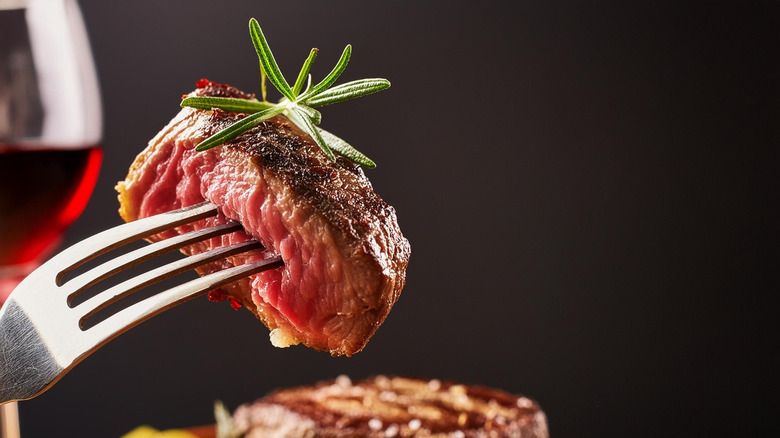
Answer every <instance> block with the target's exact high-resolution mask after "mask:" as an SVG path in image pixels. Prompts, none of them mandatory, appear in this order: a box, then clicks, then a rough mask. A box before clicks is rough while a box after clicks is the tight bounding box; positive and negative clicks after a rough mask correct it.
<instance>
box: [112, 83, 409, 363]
mask: <svg viewBox="0 0 780 438" xmlns="http://www.w3.org/2000/svg"><path fill="white" fill-rule="evenodd" d="M198 87H199V88H198V89H197V90H195V91H194V92H192V93H191V94H190V95H194V96H221V97H235V98H244V99H251V98H254V95H251V94H246V93H243V92H241V91H239V90H237V89H235V88H233V87H231V86H228V85H221V84H216V83H213V82H209V81H206V80H201V81H199V82H198ZM244 116H245V115H244V114H236V113H229V112H225V111H221V110H218V109H215V110H211V111H204V110H198V109H193V108H183V109H182V110H181V111H180V112H179V114H178V115H176V116H175V117H174V118H173V119H172V120H171V121H170V122H169V123H168V125H167V126H166V127H165V128H164V129H163V130H162V131H160V132H159V133H158V134H157V135H156V136H155V137H154V138H153V139H152V140H151V141H150V143H149V146H148V147H147V148H146V149H145V150H144V151H143V152H141V153H140V154H139V155H138V157H137V158H136V160H135V162H133V164H132V166H131V167H130V170H129V173H128V175H127V178H126V179H125V180H124V181H122V182H119V184H118V185H117V191H118V192H119V202H120V210H119V211H120V215H121V216H122V218H123V219H125V220H126V221H132V220H136V219H139V218H143V217H146V216H151V215H155V214H158V213H162V212H165V211H169V210H173V209H176V208H180V207H186V206H189V205H194V204H198V203H201V202H203V201H210V202H212V203H214V204H216V205H217V206H218V207H219V210H220V214H219V216H217V217H216V218H210V219H206V220H203V221H200V222H198V223H196V225H195V226H194V228H202V227H205V226H211V225H215V224H218V223H224V222H225V221H227V220H230V219H232V220H236V221H239V222H240V223H241V224H242V225H243V227H244V230H245V232H236V233H233V234H230V235H227V236H223V237H217V238H213V239H211V240H208V241H206V242H203V243H201V244H197V245H193V246H191V247H188V248H186V249H185V250H184V251H183V252H185V253H188V254H189V253H199V252H203V251H206V250H208V249H211V248H214V247H218V246H224V245H227V244H230V243H235V242H239V241H243V240H246V239H249V238H255V239H257V240H258V241H259V242H261V243H262V244H263V245H264V246H265V248H266V250H267V252H268V253H271V254H279V255H281V257H282V259H283V261H284V266H283V267H280V268H277V269H273V270H270V271H266V272H262V273H259V274H256V275H253V276H251V277H249V278H246V279H243V280H239V281H237V282H235V283H232V284H231V285H228V286H226V287H223V288H222V289H221V291H220V292H218V293H211V294H210V295H209V296H210V298H212V299H219V298H224V297H225V296H228V297H230V298H231V301H233V303H234V304H235V303H241V304H243V305H245V306H246V307H247V308H248V309H250V310H251V311H252V312H253V313H254V314H255V315H256V316H257V317H258V318H259V319H260V320H261V321H262V322H263V323H264V324H265V325H266V326H267V327H268V328H269V329H271V341H272V343H273V344H274V345H276V346H287V345H294V344H298V343H303V344H305V345H307V346H309V347H312V348H314V349H317V350H323V351H328V352H330V353H331V354H332V355H334V356H339V355H347V356H350V355H352V354H354V353H356V352H358V351H360V350H361V349H362V348H363V347H364V346H365V345H366V343H367V342H368V340H369V338H370V337H371V336H372V335H373V334H374V332H375V331H376V330H377V328H378V327H379V326H380V325H381V324H382V322H383V321H384V320H385V318H386V317H387V314H388V312H389V311H390V309H391V307H392V306H393V304H394V303H395V302H396V300H398V297H399V295H400V293H401V289H402V288H403V285H404V282H405V275H406V274H405V273H406V266H407V263H408V260H409V254H410V248H409V242H408V241H407V240H406V239H405V238H404V237H403V235H402V234H401V231H400V229H399V227H398V223H397V219H396V214H395V210H394V209H393V207H391V206H390V205H388V204H387V203H385V202H384V201H383V200H382V199H381V198H380V197H379V196H378V195H377V194H376V193H374V191H373V189H372V187H371V183H370V182H369V181H368V179H367V178H366V176H365V175H364V173H363V171H362V169H361V168H360V167H359V166H358V165H356V164H353V163H351V162H349V161H348V160H346V159H345V158H343V157H339V158H338V159H337V161H336V162H333V161H331V160H329V159H328V158H327V157H326V156H325V154H324V153H322V151H321V150H320V149H319V147H318V146H317V145H316V143H314V141H313V140H312V139H311V138H310V137H309V136H308V135H306V134H305V133H303V132H302V131H300V130H299V129H298V128H297V127H296V126H295V125H294V124H292V123H291V122H290V121H289V120H287V119H286V118H284V117H282V116H277V117H275V118H273V119H270V120H268V121H266V122H263V123H261V124H260V125H258V126H257V127H255V128H253V129H251V130H249V131H247V132H245V133H244V134H242V135H241V136H239V137H237V138H235V139H234V140H232V141H230V142H228V143H226V144H224V145H221V146H217V147H215V148H212V149H208V150H206V151H203V152H197V151H195V150H194V148H195V146H196V145H197V144H198V143H199V142H201V141H202V140H204V139H205V138H207V137H209V136H210V135H212V134H214V133H216V132H218V131H219V130H221V129H223V128H225V127H227V126H229V125H230V124H231V123H233V122H235V121H236V120H239V119H241V118H243V117H244ZM191 229H193V227H192V226H183V227H180V228H178V229H177V230H175V231H173V232H169V233H173V234H178V233H183V232H186V231H190V230H191ZM162 237H169V236H157V237H156V238H162ZM267 256H268V254H267V253H266V254H264V253H262V252H260V251H256V252H254V253H251V254H249V255H243V256H240V260H237V259H236V258H233V259H228V260H224V261H222V262H217V263H215V264H213V265H210V266H207V267H205V268H203V269H201V271H199V272H200V273H201V274H204V273H207V272H211V271H214V270H216V269H221V268H224V267H228V266H232V265H234V264H239V263H241V264H243V263H244V261H245V260H246V259H258V258H264V257H267Z"/></svg>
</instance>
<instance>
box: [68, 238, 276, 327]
mask: <svg viewBox="0 0 780 438" xmlns="http://www.w3.org/2000/svg"><path fill="white" fill-rule="evenodd" d="M262 247H263V245H262V244H260V242H257V241H256V240H246V241H244V242H240V243H235V244H233V245H229V246H224V247H219V248H215V249H212V250H211V251H206V252H202V253H200V254H195V255H191V256H189V257H185V258H183V259H180V260H176V261H174V262H171V263H168V264H166V265H163V266H160V267H157V268H155V269H152V270H149V271H146V272H144V273H142V274H139V275H136V276H134V277H132V278H130V279H128V280H126V281H123V282H122V283H119V284H117V285H116V286H113V287H111V288H109V289H107V290H105V291H104V292H100V293H98V294H97V295H95V296H93V297H90V298H89V299H88V300H87V301H85V302H83V303H81V304H79V305H78V306H76V307H74V309H73V310H74V315H77V316H76V317H77V318H79V325H80V326H82V327H83V324H84V321H85V320H86V319H88V318H89V317H90V316H92V315H94V314H95V313H96V312H98V311H100V310H102V309H104V308H105V307H107V306H109V305H111V304H113V303H115V302H117V301H119V300H121V299H122V298H124V297H126V296H128V295H130V294H132V293H134V292H136V291H138V290H140V289H143V288H145V287H147V286H150V285H152V284H154V283H157V282H160V281H162V280H165V279H166V278H170V277H173V276H174V275H178V274H181V273H183V272H186V271H189V270H191V269H194V268H197V267H199V266H203V265H205V264H207V263H210V262H213V261H216V260H220V259H224V258H225V257H230V256H233V255H236V254H239V253H242V252H246V251H249V250H252V249H258V248H262ZM78 315H80V316H78Z"/></svg>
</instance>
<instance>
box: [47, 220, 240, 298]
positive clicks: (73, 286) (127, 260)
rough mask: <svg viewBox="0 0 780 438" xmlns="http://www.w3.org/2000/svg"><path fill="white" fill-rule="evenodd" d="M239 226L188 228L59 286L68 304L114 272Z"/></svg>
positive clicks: (232, 224)
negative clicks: (65, 294) (185, 231)
mask: <svg viewBox="0 0 780 438" xmlns="http://www.w3.org/2000/svg"><path fill="white" fill-rule="evenodd" d="M240 229H242V226H241V224H240V223H238V222H235V221H231V222H228V223H225V224H222V225H217V226H215V227H210V228H203V229H200V230H195V231H190V232H189V233H186V234H180V235H178V236H174V237H171V238H169V239H165V240H161V241H159V242H155V243H152V244H150V245H147V246H144V247H141V248H138V249H136V250H134V251H131V252H128V253H126V254H123V255H121V256H119V257H116V258H114V259H111V260H108V261H106V262H105V263H103V264H101V265H99V266H96V267H94V268H92V269H90V270H89V271H87V272H84V273H83V274H81V275H79V276H77V277H74V278H72V279H70V280H68V281H65V282H64V285H63V286H62V289H63V290H64V291H65V292H66V293H67V294H68V304H70V303H71V301H72V300H73V299H74V298H75V297H77V296H78V295H79V294H81V292H83V291H85V290H86V289H87V288H89V287H91V286H93V285H95V284H96V283H98V282H100V281H102V280H104V279H106V278H108V277H110V276H111V275H114V274H116V273H117V272H120V271H122V270H124V269H127V268H130V267H132V266H135V265H137V264H140V263H142V262H144V261H147V260H150V259H152V258H154V257H156V256H159V255H162V254H166V253H168V252H171V251H173V250H176V249H181V248H183V247H185V246H187V245H191V244H193V243H196V242H200V241H203V240H206V239H209V238H212V237H216V236H220V235H223V234H228V233H230V232H233V231H237V230H240Z"/></svg>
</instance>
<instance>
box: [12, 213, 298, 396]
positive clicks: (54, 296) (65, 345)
mask: <svg viewBox="0 0 780 438" xmlns="http://www.w3.org/2000/svg"><path fill="white" fill-rule="evenodd" d="M216 214H217V207H216V206H215V205H214V204H211V203H208V202H207V203H203V204H198V205H195V206H191V207H185V208H182V209H179V210H175V211H171V212H168V213H163V214H159V215H156V216H151V217H147V218H144V219H139V220H137V221H134V222H130V223H126V224H123V225H119V226H117V227H114V228H111V229H109V230H106V231H103V232H101V233H98V234H96V235H94V236H91V237H89V238H87V239H85V240H82V241H81V242H79V243H76V244H75V245H73V246H71V247H69V248H67V249H65V250H64V251H62V252H61V253H59V254H57V255H56V256H54V257H52V258H51V259H50V260H49V261H47V262H46V263H44V264H42V265H41V266H40V267H39V268H38V269H36V270H35V271H33V272H32V273H31V274H30V275H29V276H28V277H26V278H25V279H24V280H23V281H22V282H21V283H20V284H19V285H18V286H17V287H16V289H15V290H14V291H13V292H12V293H11V295H10V296H9V298H8V300H7V301H6V303H5V305H4V306H3V308H2V310H0V404H4V403H7V402H10V401H18V400H27V399H30V398H33V397H36V396H38V395H40V394H41V393H43V392H44V391H46V390H47V389H48V388H50V387H51V386H52V385H54V384H55V383H56V382H57V381H58V380H59V379H60V378H62V376H63V375H65V373H67V372H68V371H70V370H71V369H72V368H73V367H74V366H76V365H77V364H78V363H79V362H80V361H82V360H84V359H85V358H86V357H87V356H89V355H90V354H92V353H93V352H95V351H96V350H97V349H98V348H100V347H101V346H103V345H105V344H106V343H107V342H109V341H111V340H112V339H114V338H115V337H117V336H118V335H120V334H121V333H123V332H125V331H127V330H129V329H130V328H132V327H134V326H136V325H138V324H140V323H141V322H143V321H145V320H147V319H149V318H151V317H153V316H155V315H158V314H159V313H161V312H163V311H164V310H167V309H169V308H171V307H174V306H176V305H178V304H180V303H182V302H184V301H187V300H189V299H191V298H194V297H196V296H198V295H201V294H204V293H206V292H208V291H209V290H211V289H214V288H217V287H220V286H223V285H225V284H228V283H230V282H232V281H235V280H238V279H240V278H243V277H247V276H249V275H252V274H255V273H258V272H261V271H265V270H268V269H273V268H276V267H279V266H282V264H283V262H282V260H281V257H279V256H273V257H270V258H267V259H264V260H260V261H254V262H251V263H247V264H244V265H239V266H234V267H231V268H227V269H223V270H221V271H217V272H213V273H211V274H209V275H205V276H202V277H198V278H196V279H194V280H190V281H186V282H183V283H181V282H180V283H179V284H177V285H175V286H172V287H170V288H168V289H166V290H164V291H162V292H159V293H157V294H155V295H152V296H150V297H148V298H145V299H143V300H141V301H139V302H137V303H134V304H131V305H130V306H128V307H125V308H124V309H121V310H118V311H116V312H115V313H113V314H110V315H109V316H108V317H106V318H105V319H103V320H101V321H99V322H97V323H96V324H94V325H91V326H87V325H86V322H87V320H88V319H89V318H90V317H92V316H94V315H95V314H96V313H97V312H99V311H101V310H103V309H106V308H107V307H108V306H110V305H111V304H114V303H116V302H118V301H119V300H121V299H122V298H125V297H127V296H129V295H130V294H132V293H134V292H136V291H138V290H140V289H142V288H144V287H146V286H149V285H151V284H153V283H156V282H159V281H162V280H164V279H167V278H170V277H172V276H174V275H177V274H179V273H182V272H186V271H188V270H191V269H194V268H196V267H198V266H202V265H204V264H207V263H210V262H213V261H216V260H220V259H223V258H225V257H229V256H232V255H236V254H240V253H244V252H247V251H250V250H254V249H258V248H262V245H261V244H260V243H259V242H257V241H255V240H247V241H245V242H241V243H236V244H233V245H230V246H226V247H220V248H215V249H212V250H210V251H207V252H203V253H200V254H195V255H191V256H188V257H184V258H182V259H179V260H176V261H174V262H170V263H168V264H165V265H163V266H160V267H156V268H153V269H150V270H147V271H145V272H143V273H141V274H139V275H136V276H133V277H132V278H130V279H128V280H125V281H123V282H121V283H119V284H117V285H115V286H112V287H109V288H108V289H106V290H104V291H101V292H99V293H97V294H95V295H94V296H91V297H89V298H88V299H86V300H83V302H81V303H78V304H74V302H73V299H74V298H75V297H76V296H77V295H79V294H80V293H82V292H84V291H85V290H87V289H89V288H90V287H92V286H94V285H96V284H97V283H98V282H100V281H102V280H104V279H107V278H108V277H110V276H112V275H114V274H117V273H119V272H122V271H124V270H127V269H128V268H130V267H133V266H136V265H138V264H139V263H141V262H144V261H147V260H150V259H153V258H156V257H158V256H160V255H162V254H164V253H168V252H171V251H174V250H176V249H180V248H183V247H185V246H187V245H191V244H193V243H196V242H200V241H203V240H205V239H208V238H211V237H216V236H220V235H224V234H228V233H231V232H234V231H237V230H240V229H242V227H241V224H240V223H238V222H234V221H231V222H227V223H225V224H222V225H217V226H214V227H210V228H204V229H201V230H196V231H191V232H189V233H186V234H180V235H178V236H175V237H171V238H169V239H165V240H161V241H158V242H155V243H152V244H150V245H146V246H143V247H141V248H138V249H135V250H132V251H130V252H128V253H125V254H122V255H120V256H118V257H115V258H113V259H110V260H108V261H105V262H104V263H102V264H100V265H98V266H96V267H94V268H91V269H89V270H87V271H85V272H83V273H80V274H78V275H75V276H73V278H68V279H66V276H67V274H69V273H71V272H72V271H73V270H74V269H76V268H78V267H79V266H81V265H83V264H84V263H86V262H88V261H90V260H92V259H94V258H95V257H98V256H100V255H102V254H105V253H107V252H108V251H111V250H113V249H116V248H119V247H120V246H123V245H125V244H128V243H130V242H134V241H137V240H140V239H143V238H145V237H149V236H153V235H155V234H158V233H160V232H163V231H166V230H170V229H172V228H175V227H178V226H180V225H184V224H187V223H191V222H195V221H198V220H201V219H204V218H207V217H210V216H215V215H216ZM74 274H75V273H74Z"/></svg>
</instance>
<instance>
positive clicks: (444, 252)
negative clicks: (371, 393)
mask: <svg viewBox="0 0 780 438" xmlns="http://www.w3.org/2000/svg"><path fill="white" fill-rule="evenodd" d="M81 5H82V8H83V12H84V16H85V20H86V23H87V26H88V30H89V34H90V36H91V38H92V44H93V49H94V53H95V58H96V62H97V66H98V70H99V75H100V80H101V85H102V91H103V99H104V104H105V141H104V146H105V152H106V154H105V162H104V167H103V169H102V173H101V176H100V181H99V184H98V187H97V188H96V190H95V193H94V196H93V199H92V201H91V203H90V204H89V206H88V207H87V210H86V211H85V213H84V215H83V216H82V217H81V219H80V220H79V221H78V222H77V223H76V224H75V226H74V227H73V228H72V230H71V231H70V233H69V234H68V239H67V240H68V241H69V242H74V241H76V240H78V239H81V238H83V237H85V236H87V235H89V234H91V233H93V232H95V231H98V230H100V229H103V228H106V227H108V226H111V225H114V224H117V223H119V219H118V217H117V214H116V209H117V205H116V199H115V193H114V191H113V186H114V184H115V182H116V181H117V180H119V179H122V178H123V177H124V174H125V172H126V169H127V167H128V165H129V164H130V162H131V161H132V159H133V157H134V156H135V154H137V153H138V152H139V151H140V150H141V149H142V148H143V147H144V145H145V144H146V142H147V141H148V139H149V138H151V137H152V136H153V135H154V134H155V133H156V132H157V131H158V130H159V129H160V128H161V127H162V126H163V125H164V124H165V123H166V122H167V120H169V119H170V118H171V117H172V116H173V115H174V114H175V113H176V112H177V109H178V107H177V105H178V102H179V96H180V95H181V94H183V93H186V92H188V91H189V90H191V89H192V88H193V87H194V84H195V82H196V81H197V80H198V79H199V78H201V77H207V78H209V79H212V80H215V81H219V82H228V83H231V84H234V85H236V86H239V87H241V88H243V89H245V90H249V91H254V92H258V91H259V74H258V71H257V61H256V58H255V55H254V51H253V49H252V46H251V43H250V40H249V37H248V32H247V21H248V19H249V18H250V17H256V18H258V19H259V20H260V23H261V25H262V26H263V29H264V31H265V32H266V35H267V36H268V38H269V40H270V43H271V46H272V48H273V49H274V51H275V54H276V55H277V58H278V60H279V62H280V64H281V67H282V69H283V71H285V72H288V73H287V75H288V77H289V76H290V75H293V74H294V73H295V72H296V71H297V69H298V68H299V66H300V63H301V62H302V60H303V59H304V57H305V56H306V54H307V53H308V50H309V48H311V47H312V46H317V47H319V48H320V56H319V59H318V61H317V64H315V69H314V71H313V73H314V75H315V78H319V77H322V75H324V74H325V73H326V72H327V71H328V70H329V69H330V67H331V66H332V65H333V64H334V63H335V61H336V59H337V58H338V56H339V54H340V52H341V49H342V48H343V46H344V45H345V44H346V43H348V42H349V43H352V44H353V47H354V53H353V60H352V62H351V65H350V67H349V68H348V69H347V72H346V73H345V76H344V80H350V79H357V78H361V77H371V76H384V77H387V78H388V79H390V80H391V81H392V83H393V87H392V88H391V89H390V90H389V91H385V92H383V93H381V94H379V95H376V96H371V97H368V98H366V99H362V100H358V101H353V102H348V103H343V104H339V105H337V106H334V107H332V108H330V107H329V108H324V110H323V114H324V117H323V119H324V120H323V127H325V128H326V129H328V130H330V131H332V132H335V133H337V134H339V135H341V136H343V137H344V138H345V139H347V140H348V141H350V142H352V143H353V144H355V145H356V146H357V147H358V148H359V149H361V150H363V151H364V152H366V153H367V154H368V155H369V156H371V157H372V158H374V159H375V160H376V161H377V162H378V164H379V167H378V168H377V169H376V170H371V171H369V176H370V178H371V179H372V181H373V183H374V186H375V189H376V190H377V191H378V192H379V193H380V194H381V195H382V197H383V198H384V199H385V200H387V201H388V202H389V203H391V204H393V205H394V206H395V207H396V209H397V211H398V215H399V220H400V224H401V227H402V229H403V231H404V233H405V234H406V235H407V237H408V238H409V240H410V241H411V243H412V260H411V263H410V266H409V271H408V283H407V287H406V289H405V290H404V293H403V294H402V297H401V300H400V301H399V303H398V304H397V306H396V308H395V309H394V311H393V312H392V313H391V315H390V317H389V318H388V320H387V321H386V323H385V325H384V326H383V327H382V328H381V329H380V330H379V332H378V333H377V335H376V336H375V337H374V338H373V340H372V341H371V342H370V343H369V344H368V346H367V348H366V349H365V350H364V351H363V352H361V353H359V354H357V355H356V356H354V357H352V358H331V357H329V356H328V355H327V354H324V353H318V352H314V351H310V350H308V349H306V348H303V347H295V348H289V349H284V350H279V349H276V348H273V347H272V346H271V345H270V344H269V342H268V340H267V330H266V329H265V328H264V327H263V326H262V325H261V324H260V323H259V322H257V321H256V320H255V319H254V317H252V316H251V315H250V314H249V312H246V311H240V312H234V311H233V310H231V309H230V308H229V306H228V305H226V304H224V303H223V304H213V303H209V302H207V301H206V300H205V298H204V299H198V300H195V301H192V302H189V303H187V304H185V305H183V306H181V307H179V308H176V309H174V310H172V311H169V312H167V313H165V314H163V315H162V316H160V317H158V318H155V319H153V320H151V321H149V322H147V323H144V324H142V325H141V326H139V327H137V328H136V329H134V330H132V331H130V332H128V333H126V334H124V335H122V336H121V337H119V338H118V339H117V340H116V341H114V342H112V343H111V344H109V345H107V346H106V347H104V348H103V349H101V350H100V351H98V352H97V353H96V354H94V355H93V356H92V357H90V358H89V359H87V360H86V361H84V362H83V363H82V364H80V365H79V366H78V367H76V369H74V370H73V371H72V372H71V373H70V374H68V375H67V376H66V377H65V378H64V379H63V380H62V381H61V382H60V383H59V384H57V385H56V386H55V387H53V388H52V389H51V390H49V391H48V392H47V393H45V394H44V395H43V396H41V397H39V398H37V399H35V400H32V401H27V402H23V403H22V404H21V406H20V410H21V416H22V417H21V421H22V428H23V434H24V435H25V436H28V437H37V436H40V437H43V436H77V435H78V436H96V437H97V436H100V437H110V436H119V435H121V434H122V433H124V432H127V431H129V430H131V429H132V428H134V427H135V426H137V425H140V424H145V423H148V424H152V425H154V426H156V427H158V428H169V427H181V426H187V425H198V424H203V423H207V422H210V421H212V412H211V409H212V402H213V401H214V400H216V399H221V400H223V401H224V402H225V403H226V404H227V405H228V406H229V407H230V408H231V409H232V408H235V407H236V406H237V405H238V404H240V403H242V402H246V401H250V400H252V399H254V398H256V397H259V396H262V395H263V394H265V393H266V392H268V391H269V390H271V389H273V388H277V387H282V386H289V385H298V384H307V383H311V382H315V381H317V380H320V379H326V378H332V377H335V376H337V375H339V374H342V373H345V374H349V375H350V376H352V377H354V378H359V377H365V376H368V375H372V374H376V373H392V374H409V375H417V376H428V377H438V378H444V379H457V380H461V381H465V382H468V383H478V384H485V385H490V386H495V387H500V388H503V389H506V390H508V391H511V392H515V393H524V394H526V395H528V396H530V397H532V398H535V399H536V400H538V401H539V402H540V403H541V405H542V407H543V408H544V409H545V410H546V412H547V414H548V417H549V423H550V430H551V433H552V435H553V436H557V437H575V436H595V435H597V434H602V435H604V436H658V435H661V436H687V435H704V434H705V433H712V434H714V435H739V436H769V435H771V434H772V432H774V433H775V434H776V433H777V431H778V430H777V429H778V427H777V421H776V420H777V418H776V415H777V413H778V402H777V400H778V397H777V393H778V389H780V388H778V385H777V383H776V382H774V383H773V382H772V380H771V378H772V377H777V366H778V356H777V351H778V342H777V341H778V337H777V326H776V325H775V324H772V325H771V326H770V322H769V321H770V320H772V319H773V318H775V317H776V313H777V311H776V309H777V308H776V307H772V306H770V299H771V296H772V295H774V294H775V293H776V292H777V289H778V280H777V271H778V260H779V257H778V226H777V224H778V217H777V214H776V213H774V211H773V208H772V207H773V204H775V203H776V202H777V200H778V197H777V177H776V169H777V164H778V163H777V143H778V129H777V121H778V111H777V110H778V105H777V104H778V89H777V83H778V68H777V57H778V54H780V50H778V48H779V47H778V46H779V44H778V43H779V41H778V24H780V23H779V20H778V7H777V4H776V3H773V2H766V3H755V2H734V3H719V2H700V3H698V2H697V3H692V2H668V3H646V2H643V3H632V2H626V3H623V2H605V1H596V2H584V1H571V2H510V1H505V2H489V1H480V2H474V1H469V2H465V1H449V2H438V3H437V4H434V3H433V2H428V3H424V2H419V1H383V2H362V1H316V0H312V1H286V2H261V1H240V2H239V1H226V2H212V1H202V0H199V1H183V0H180V1H166V2H161V1H159V0H136V1H127V2H105V1H100V0H83V1H82V2H81Z"/></svg>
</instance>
